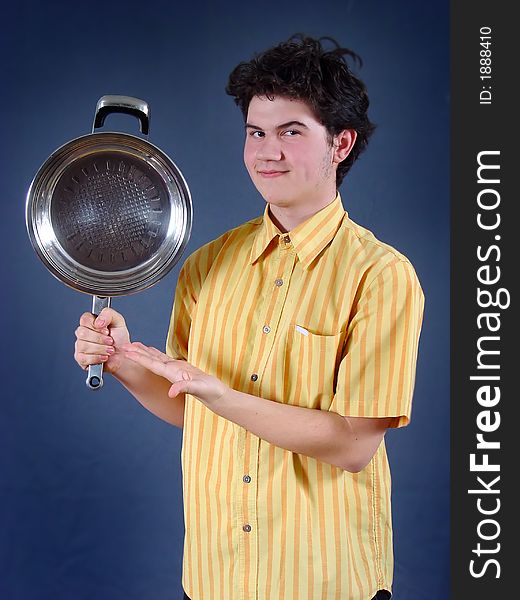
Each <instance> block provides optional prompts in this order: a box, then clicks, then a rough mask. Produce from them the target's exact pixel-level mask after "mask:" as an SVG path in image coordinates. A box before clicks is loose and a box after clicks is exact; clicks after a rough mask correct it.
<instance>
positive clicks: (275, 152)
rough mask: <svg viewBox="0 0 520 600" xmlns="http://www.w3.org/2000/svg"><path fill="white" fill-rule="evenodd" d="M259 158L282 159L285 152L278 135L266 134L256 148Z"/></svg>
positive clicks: (264, 159) (267, 159)
mask: <svg viewBox="0 0 520 600" xmlns="http://www.w3.org/2000/svg"><path fill="white" fill-rule="evenodd" d="M256 158H257V160H263V161H269V160H282V158H283V152H282V147H281V144H280V140H279V139H278V137H277V136H269V135H266V136H265V137H264V138H263V139H262V141H261V143H260V144H259V145H258V147H257V150H256Z"/></svg>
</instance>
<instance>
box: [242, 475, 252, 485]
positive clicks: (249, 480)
mask: <svg viewBox="0 0 520 600" xmlns="http://www.w3.org/2000/svg"><path fill="white" fill-rule="evenodd" d="M242 481H243V482H244V483H251V477H249V475H244V476H243V477H242Z"/></svg>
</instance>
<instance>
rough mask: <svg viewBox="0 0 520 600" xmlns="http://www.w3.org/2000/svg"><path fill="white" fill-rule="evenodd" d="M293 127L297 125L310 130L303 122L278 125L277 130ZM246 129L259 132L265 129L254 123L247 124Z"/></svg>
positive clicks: (288, 122)
mask: <svg viewBox="0 0 520 600" xmlns="http://www.w3.org/2000/svg"><path fill="white" fill-rule="evenodd" d="M293 125H297V126H298V127H304V128H305V129H309V128H308V127H307V125H305V123H302V122H301V121H287V123H282V124H281V125H277V126H276V129H285V128H287V127H292V126H293ZM245 128H246V129H257V130H258V131H263V129H262V128H261V127H258V125H253V124H252V123H246V125H245Z"/></svg>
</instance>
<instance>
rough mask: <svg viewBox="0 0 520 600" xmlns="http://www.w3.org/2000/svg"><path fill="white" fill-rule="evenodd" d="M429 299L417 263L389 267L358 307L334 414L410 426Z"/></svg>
mask: <svg viewBox="0 0 520 600" xmlns="http://www.w3.org/2000/svg"><path fill="white" fill-rule="evenodd" d="M423 309H424V295H423V292H422V289H421V286H420V284H419V280H418V279H417V275H416V274H415V271H414V269H413V267H412V265H411V264H410V263H409V262H408V261H407V260H403V259H396V260H395V261H393V262H391V263H389V264H388V265H386V266H385V267H384V268H383V269H382V270H381V272H380V273H379V275H377V276H376V277H375V279H374V280H373V281H372V282H370V283H369V285H368V286H367V287H366V289H365V290H362V291H361V293H360V297H359V300H358V301H357V303H356V304H355V306H354V307H353V314H352V317H351V319H350V322H349V325H348V328H347V335H346V340H345V345H344V351H343V355H342V359H341V362H340V365H339V370H338V376H337V383H336V393H335V396H334V398H333V401H332V404H331V407H330V410H331V411H334V412H337V413H339V414H341V415H343V416H351V417H394V419H393V420H392V424H391V426H392V427H402V426H404V425H407V424H408V423H409V421H410V417H411V405H412V395H413V389H414V384H415V371H416V360H417V349H418V343H419V335H420V331H421V325H422V316H423Z"/></svg>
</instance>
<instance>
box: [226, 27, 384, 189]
mask: <svg viewBox="0 0 520 600" xmlns="http://www.w3.org/2000/svg"><path fill="white" fill-rule="evenodd" d="M322 41H329V42H331V43H332V44H333V45H334V46H335V48H333V49H332V50H326V49H325V48H324V46H323V44H322ZM346 57H349V58H351V59H352V60H353V61H354V62H357V63H358V64H359V66H362V64H363V63H362V60H361V58H360V57H359V56H358V55H357V54H356V53H355V52H353V51H352V50H349V49H348V48H342V47H341V46H340V45H339V44H338V42H337V41H336V40H334V39H333V38H330V37H321V38H319V39H314V38H312V37H308V36H306V35H304V34H301V33H298V34H295V35H292V36H291V37H290V38H289V39H288V40H287V41H286V42H282V43H281V44H279V45H277V46H275V47H273V48H270V49H268V50H266V51H264V52H262V53H260V54H257V55H255V56H254V58H253V59H252V60H250V61H248V62H241V63H240V64H239V65H237V66H236V67H235V68H234V69H233V71H232V72H231V74H230V75H229V80H228V84H227V86H226V92H227V93H228V94H229V95H230V96H233V97H234V99H235V103H236V104H237V105H238V106H239V107H240V109H241V111H242V114H243V116H244V120H246V119H247V111H248V108H249V103H250V102H251V99H252V98H254V97H255V96H267V97H268V98H269V99H271V100H272V99H273V98H274V97H275V96H277V95H279V96H284V97H287V98H293V99H297V100H303V101H304V102H306V103H307V104H308V105H309V107H310V108H311V110H312V111H313V113H314V115H315V117H316V118H317V120H318V121H319V122H320V123H321V124H322V125H323V126H324V127H325V128H326V130H327V134H328V139H329V143H331V144H332V138H333V137H334V136H335V135H337V134H338V133H340V132H341V131H343V130H344V129H354V130H355V131H356V132H357V139H356V143H355V144H354V147H353V148H352V150H351V152H350V154H349V155H348V156H347V158H346V159H345V160H344V161H342V162H341V163H340V164H339V165H338V169H337V172H336V186H337V187H339V185H340V184H341V182H342V181H343V178H344V177H345V175H346V174H347V172H348V171H349V169H350V167H351V166H352V165H353V164H354V161H355V160H356V159H357V158H358V156H359V155H360V154H361V152H363V150H364V149H365V148H366V146H367V144H368V139H369V137H370V135H371V134H372V132H373V131H374V129H375V125H374V124H373V123H371V122H370V121H369V119H368V116H367V110H368V105H369V100H368V95H367V90H366V87H365V84H364V83H363V82H362V81H361V80H360V79H358V78H357V77H356V76H355V75H354V74H353V73H352V70H351V69H350V68H349V65H348V62H347V59H346Z"/></svg>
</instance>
